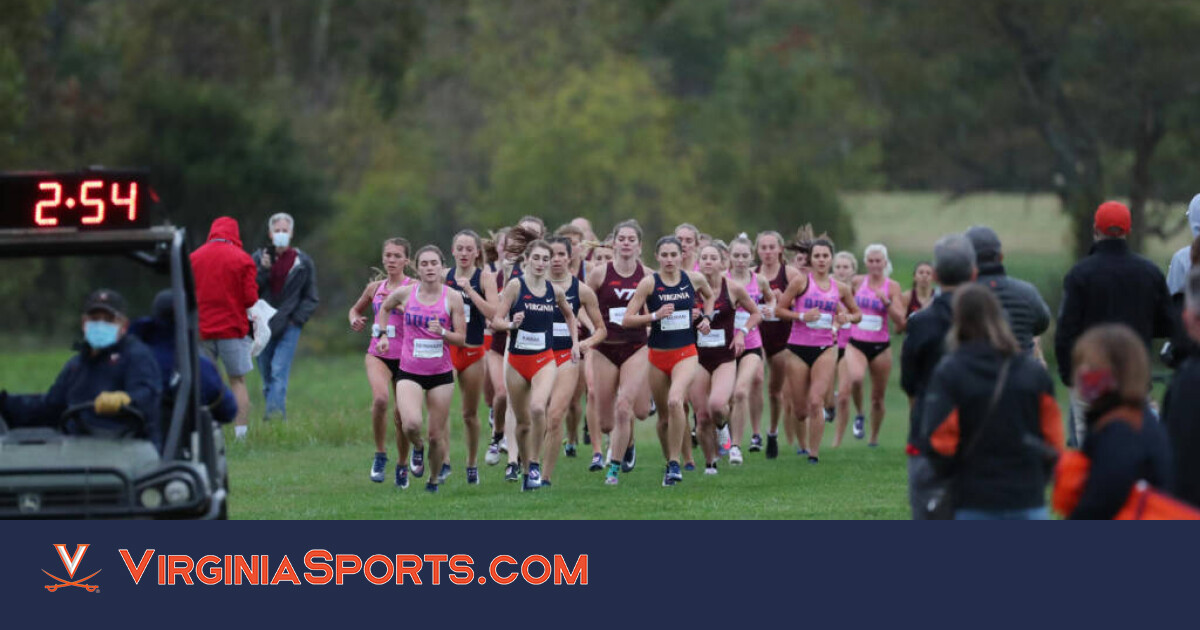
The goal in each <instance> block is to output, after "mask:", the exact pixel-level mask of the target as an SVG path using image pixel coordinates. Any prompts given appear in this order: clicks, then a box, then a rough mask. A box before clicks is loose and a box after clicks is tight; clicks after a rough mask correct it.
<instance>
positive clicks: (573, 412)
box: [542, 223, 595, 481]
mask: <svg viewBox="0 0 1200 630" xmlns="http://www.w3.org/2000/svg"><path fill="white" fill-rule="evenodd" d="M554 234H555V236H557V237H560V238H566V239H568V241H569V243H570V246H571V249H570V262H569V265H568V268H567V273H568V274H570V275H571V276H574V277H575V278H577V279H578V280H579V281H580V282H587V274H588V266H589V263H588V261H587V260H585V259H584V253H585V251H586V252H587V254H588V255H590V254H591V252H590V248H591V246H592V245H594V244H587V243H585V232H584V230H583V228H582V227H580V226H578V225H576V224H575V223H565V224H563V225H562V226H560V227H559V228H558V229H557V230H555V231H554ZM550 245H551V246H553V245H554V239H550ZM555 251H557V250H555ZM554 265H555V260H554V258H551V261H550V274H551V276H552V280H553V276H554V273H555V271H554V270H555V266H554ZM594 294H595V293H594V292H593V295H594ZM575 313H576V315H575V319H576V320H577V321H579V337H580V339H582V338H584V337H586V336H587V335H585V334H584V333H585V332H586V330H587V329H591V328H595V324H594V323H592V322H591V321H590V320H589V321H588V323H587V324H585V323H584V322H583V321H582V320H580V317H579V309H578V308H576V309H575ZM581 361H582V364H581V365H580V367H579V371H580V374H579V375H577V376H576V378H575V381H576V384H575V394H574V396H572V397H571V399H570V401H569V404H568V405H567V408H566V411H565V412H564V413H565V414H566V423H567V431H566V434H567V440H566V442H565V443H563V455H565V456H567V457H575V455H576V453H577V447H576V444H577V442H578V438H579V418H580V416H581V415H582V413H583V409H582V405H580V402H579V401H580V400H581V399H582V398H583V397H584V396H586V395H587V381H588V378H586V377H584V376H585V375H586V372H587V364H588V355H584V356H583V358H582V359H581ZM558 378H562V375H561V374H560V375H559V377H558ZM555 387H556V388H557V385H556V386H555ZM551 398H552V399H553V396H551ZM551 406H553V404H552V405H551ZM553 417H555V416H551V418H553ZM559 433H560V435H559V438H561V437H562V435H561V433H562V432H561V431H560V432H559ZM556 443H557V442H556ZM546 459H547V462H546V464H547V466H546V470H545V471H544V473H546V474H543V475H542V481H548V480H549V478H550V475H549V472H550V471H551V470H552V469H553V468H554V466H553V465H552V463H551V462H552V461H553V460H552V459H551V458H549V457H547V458H546ZM555 459H557V457H555Z"/></svg>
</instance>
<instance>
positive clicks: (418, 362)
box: [375, 245, 467, 492]
mask: <svg viewBox="0 0 1200 630" xmlns="http://www.w3.org/2000/svg"><path fill="white" fill-rule="evenodd" d="M443 264H444V263H443V258H442V250H440V249H438V247H437V246H436V245H426V246H425V247H422V248H421V249H419V250H417V279H418V280H419V281H420V284H417V285H409V286H407V287H405V288H403V289H400V290H398V291H393V292H392V293H391V294H390V295H388V297H387V299H385V300H384V301H383V304H382V305H381V306H380V312H379V314H378V315H376V316H375V323H376V324H378V325H379V326H380V328H381V329H383V328H384V326H385V325H386V321H387V315H386V312H388V311H390V310H391V309H393V308H399V309H400V310H401V311H403V313H404V323H403V326H404V336H403V338H401V339H400V340H399V341H400V344H401V345H402V346H403V350H402V352H401V354H400V378H399V380H398V382H397V383H396V404H397V406H398V407H400V422H401V425H402V427H403V429H404V434H405V436H406V437H407V438H408V441H409V442H411V443H412V444H413V446H414V450H413V465H414V466H415V465H416V464H417V460H418V459H420V457H419V454H423V452H424V447H423V446H418V445H422V441H421V403H422V402H424V403H425V405H426V406H427V407H428V409H429V461H432V462H440V461H444V460H445V453H446V449H448V448H449V446H450V445H449V443H448V440H447V431H448V430H449V428H448V427H447V424H448V423H447V420H448V419H449V416H450V401H451V400H452V399H453V398H454V372H453V369H452V368H453V365H452V363H451V361H450V353H449V352H448V351H447V349H446V344H452V345H455V346H462V345H463V344H464V343H465V342H466V338H467V333H466V328H467V321H466V316H465V315H464V311H463V301H462V296H461V295H460V294H459V293H458V292H457V291H451V290H450V289H449V287H447V286H446V285H445V284H444V281H443V279H442V265H443ZM390 343H391V341H390V340H389V338H388V337H387V333H386V331H383V332H382V334H381V336H380V337H379V342H378V344H377V347H378V348H379V349H380V350H381V351H383V352H387V351H388V346H389V345H390ZM414 474H416V473H415V472H414ZM440 481H441V479H440V478H439V476H438V475H434V474H430V475H429V481H427V482H426V483H425V490H427V491H429V492H437V491H438V484H439V483H440ZM396 485H397V486H399V487H401V488H407V487H408V467H407V466H405V465H404V461H403V459H402V460H401V462H400V463H399V464H397V468H396Z"/></svg>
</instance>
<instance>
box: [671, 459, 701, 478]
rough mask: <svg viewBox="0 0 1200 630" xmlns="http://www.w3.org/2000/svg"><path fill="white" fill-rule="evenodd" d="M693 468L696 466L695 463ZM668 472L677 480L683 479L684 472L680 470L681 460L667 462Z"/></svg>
mask: <svg viewBox="0 0 1200 630" xmlns="http://www.w3.org/2000/svg"><path fill="white" fill-rule="evenodd" d="M691 469H692V470H695V469H696V467H695V466H694V465H693V466H692V468H691ZM667 474H668V475H671V478H672V479H674V480H675V481H683V473H681V472H679V462H667Z"/></svg>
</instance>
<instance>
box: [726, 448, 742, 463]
mask: <svg viewBox="0 0 1200 630" xmlns="http://www.w3.org/2000/svg"><path fill="white" fill-rule="evenodd" d="M729 463H730V464H733V465H734V466H737V465H739V464H741V463H742V449H741V447H739V446H731V447H729Z"/></svg>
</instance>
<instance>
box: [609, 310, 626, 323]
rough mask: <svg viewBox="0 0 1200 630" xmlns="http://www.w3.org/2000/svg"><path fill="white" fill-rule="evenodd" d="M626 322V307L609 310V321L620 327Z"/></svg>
mask: <svg viewBox="0 0 1200 630" xmlns="http://www.w3.org/2000/svg"><path fill="white" fill-rule="evenodd" d="M624 320H625V307H624V306H620V307H614V308H610V309H608V321H610V322H612V323H614V324H616V325H618V326H620V325H621V322H622V321H624Z"/></svg>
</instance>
